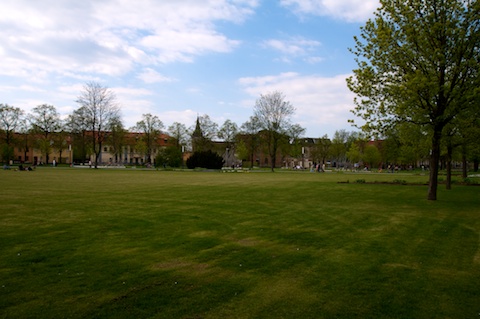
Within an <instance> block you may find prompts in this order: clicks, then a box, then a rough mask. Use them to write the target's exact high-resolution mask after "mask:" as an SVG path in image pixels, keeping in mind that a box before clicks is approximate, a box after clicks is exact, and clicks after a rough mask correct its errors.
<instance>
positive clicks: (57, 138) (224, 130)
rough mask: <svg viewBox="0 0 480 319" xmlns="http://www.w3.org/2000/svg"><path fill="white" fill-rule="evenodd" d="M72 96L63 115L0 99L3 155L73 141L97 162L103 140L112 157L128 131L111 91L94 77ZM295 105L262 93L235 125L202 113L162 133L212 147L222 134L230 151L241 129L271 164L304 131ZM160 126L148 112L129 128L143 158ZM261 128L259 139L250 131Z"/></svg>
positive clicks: (196, 147) (181, 145)
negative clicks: (247, 116) (18, 148)
mask: <svg viewBox="0 0 480 319" xmlns="http://www.w3.org/2000/svg"><path fill="white" fill-rule="evenodd" d="M76 102H77V104H78V105H79V107H78V109H76V110H74V111H73V113H72V114H70V115H69V116H68V117H67V118H66V119H64V120H62V119H61V117H60V114H59V113H58V111H57V110H56V108H55V107H54V106H53V105H48V104H42V105H39V106H37V107H35V108H33V110H32V111H31V113H29V114H25V112H24V111H23V110H22V109H20V108H17V107H14V106H10V105H8V104H0V130H1V132H2V137H3V138H2V153H1V155H2V158H3V160H4V161H9V160H11V159H12V158H13V155H14V147H15V146H21V147H23V149H24V150H25V152H27V151H28V149H29V147H35V148H37V149H39V150H41V153H42V154H44V156H45V160H46V162H47V163H48V162H49V158H48V156H49V154H51V151H52V149H56V150H57V151H59V152H60V153H61V152H62V151H63V150H65V149H66V147H68V146H69V145H73V147H74V149H75V152H74V154H75V159H76V160H80V161H83V160H85V159H87V158H90V155H92V154H93V155H94V158H95V161H94V165H95V167H97V165H98V161H99V160H100V154H101V152H102V146H104V145H106V144H108V146H109V148H110V150H111V153H113V154H114V156H115V161H116V162H117V161H118V160H119V158H120V157H121V154H122V148H123V146H125V135H126V134H127V133H128V131H127V130H126V129H125V127H124V125H123V123H122V120H121V118H120V108H119V107H118V103H117V101H116V97H115V94H114V92H113V91H111V90H110V89H108V88H107V87H104V86H102V85H100V84H99V83H96V82H89V83H86V84H85V85H84V87H83V90H82V91H81V92H80V95H79V96H78V98H77V100H76ZM294 110H295V109H294V107H293V106H292V105H291V104H290V102H288V101H286V100H285V96H284V94H283V93H281V92H273V93H269V94H266V95H261V97H260V98H259V99H258V100H257V102H256V105H255V109H254V115H253V116H252V117H251V118H250V120H249V121H248V122H246V123H244V124H243V125H242V126H241V127H240V128H239V127H238V126H237V125H236V124H235V123H234V122H232V121H230V120H227V121H225V122H224V123H223V125H222V126H221V127H219V126H218V124H216V123H214V122H213V121H212V120H211V119H210V117H209V116H208V115H203V116H199V117H198V119H197V123H196V126H195V127H193V128H191V129H187V127H186V126H185V125H184V124H182V123H178V122H176V123H173V125H171V126H170V127H168V129H167V132H165V133H166V134H168V137H169V143H170V144H171V145H172V146H174V147H175V148H176V149H177V150H178V149H182V150H192V149H193V151H207V150H209V149H211V148H212V143H213V142H214V141H216V140H222V141H223V143H225V144H226V146H227V149H230V152H231V154H232V155H233V154H234V152H235V141H236V138H237V136H238V134H239V133H242V134H244V135H245V136H248V138H246V139H244V148H246V147H247V145H248V148H249V149H250V150H252V149H253V150H257V149H258V148H259V147H260V143H263V145H266V148H263V150H265V151H266V153H267V154H268V155H269V156H270V158H271V163H272V164H271V165H272V166H271V168H272V170H273V169H274V166H275V163H276V162H277V161H276V157H277V154H279V148H280V146H281V145H283V146H285V145H288V141H291V140H292V139H295V138H298V137H299V136H301V135H302V134H303V133H304V131H305V130H304V129H303V128H301V127H300V126H299V125H297V124H292V123H291V117H292V115H293V113H294ZM163 130H164V124H163V122H162V121H161V120H160V119H159V118H158V116H155V115H152V114H143V116H142V120H141V121H139V122H137V123H136V125H135V126H134V127H132V128H130V132H135V133H139V134H138V135H139V137H140V138H139V139H138V140H136V141H135V144H136V145H134V146H135V149H136V150H137V151H138V152H141V153H143V154H144V155H145V159H146V162H147V163H152V162H153V155H154V151H155V150H156V148H157V146H158V143H157V139H158V138H160V135H161V134H162V133H164V131H163ZM260 131H262V134H261V136H262V139H261V140H260V139H258V138H257V137H255V135H256V134H257V133H258V132H260ZM15 133H23V134H22V135H21V136H22V141H19V140H15V136H16V135H15ZM29 135H30V136H35V138H34V141H32V142H33V143H34V145H29V144H31V143H32V142H29V140H28V136H29ZM177 154H178V152H177ZM163 155H165V154H163ZM252 156H253V155H252ZM60 157H61V156H60ZM252 162H253V161H252Z"/></svg>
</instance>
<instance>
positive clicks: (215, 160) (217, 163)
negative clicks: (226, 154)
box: [187, 150, 224, 169]
mask: <svg viewBox="0 0 480 319" xmlns="http://www.w3.org/2000/svg"><path fill="white" fill-rule="evenodd" d="M223 164H224V161H223V158H222V157H221V156H220V155H218V154H217V153H215V152H212V151H210V150H209V151H199V152H195V153H193V154H192V156H190V157H189V158H188V159H187V167H188V168H190V169H193V168H196V167H201V168H206V169H220V168H222V166H223Z"/></svg>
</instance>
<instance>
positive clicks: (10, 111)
mask: <svg viewBox="0 0 480 319" xmlns="http://www.w3.org/2000/svg"><path fill="white" fill-rule="evenodd" d="M23 114H24V112H23V111H22V110H21V109H20V108H18V107H13V106H10V105H8V104H0V131H1V134H2V143H1V147H2V154H1V155H2V158H3V161H4V162H5V163H8V162H9V161H10V160H11V159H12V158H13V150H14V142H15V139H14V137H15V132H16V131H17V130H18V129H19V128H20V127H21V126H22V120H23Z"/></svg>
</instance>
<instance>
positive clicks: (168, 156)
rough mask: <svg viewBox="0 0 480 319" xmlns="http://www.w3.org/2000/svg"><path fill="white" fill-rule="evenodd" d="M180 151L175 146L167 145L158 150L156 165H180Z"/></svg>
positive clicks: (181, 159)
mask: <svg viewBox="0 0 480 319" xmlns="http://www.w3.org/2000/svg"><path fill="white" fill-rule="evenodd" d="M182 161H183V158H182V151H181V149H179V148H178V147H176V146H169V147H166V148H164V149H161V150H160V151H158V154H157V157H156V159H155V163H156V166H157V167H161V166H168V167H181V166H182Z"/></svg>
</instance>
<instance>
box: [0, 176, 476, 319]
mask: <svg viewBox="0 0 480 319" xmlns="http://www.w3.org/2000/svg"><path fill="white" fill-rule="evenodd" d="M427 179H428V176H418V175H408V174H386V173H382V174H353V173H350V174H347V173H343V174H340V173H325V174H319V173H309V172H276V173H273V174H272V173H219V172H165V171H141V170H133V169H128V170H105V169H104V170H101V169H99V170H93V169H91V170H90V169H73V168H39V169H37V170H36V171H34V172H18V171H0V186H1V193H0V200H1V206H0V318H276V319H278V318H479V315H480V246H479V244H480V187H475V186H461V185H454V187H453V189H452V190H451V191H447V190H445V186H443V185H440V186H439V193H438V199H439V200H438V201H435V202H432V201H427V200H426V192H427V186H419V185H398V184H396V185H390V184H369V183H365V184H362V183H355V181H356V180H365V181H366V182H369V181H393V180H405V181H408V182H426V181H427ZM347 180H348V181H350V183H338V182H346V181H347Z"/></svg>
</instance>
